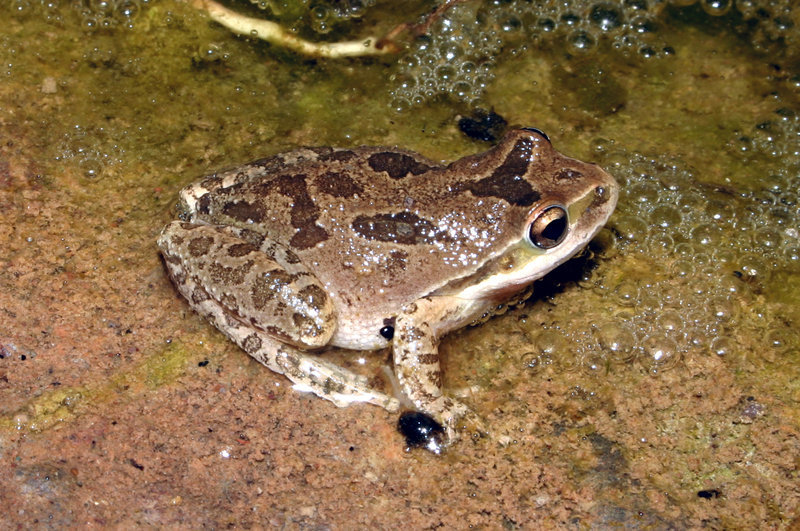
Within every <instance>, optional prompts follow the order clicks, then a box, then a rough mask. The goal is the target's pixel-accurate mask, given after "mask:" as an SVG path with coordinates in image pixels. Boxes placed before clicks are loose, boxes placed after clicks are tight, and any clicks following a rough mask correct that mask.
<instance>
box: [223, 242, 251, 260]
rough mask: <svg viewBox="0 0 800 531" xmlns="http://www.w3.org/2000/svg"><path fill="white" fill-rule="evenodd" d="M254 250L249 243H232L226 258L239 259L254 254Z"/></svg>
mask: <svg viewBox="0 0 800 531" xmlns="http://www.w3.org/2000/svg"><path fill="white" fill-rule="evenodd" d="M255 250H256V249H255V247H253V246H252V245H250V244H249V243H234V244H233V245H230V246H228V256H230V257H231V258H240V257H242V256H245V255H247V254H250V253H252V252H254V251H255Z"/></svg>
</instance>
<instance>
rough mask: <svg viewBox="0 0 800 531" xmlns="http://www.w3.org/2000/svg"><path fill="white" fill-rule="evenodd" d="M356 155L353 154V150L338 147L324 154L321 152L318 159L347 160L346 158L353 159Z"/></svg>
mask: <svg viewBox="0 0 800 531" xmlns="http://www.w3.org/2000/svg"><path fill="white" fill-rule="evenodd" d="M356 156H357V155H356V154H355V152H353V151H350V150H349V149H339V150H336V151H332V152H328V153H325V154H322V153H321V154H320V156H319V160H320V161H322V162H327V161H336V162H347V161H348V160H353V159H354V158H355V157H356Z"/></svg>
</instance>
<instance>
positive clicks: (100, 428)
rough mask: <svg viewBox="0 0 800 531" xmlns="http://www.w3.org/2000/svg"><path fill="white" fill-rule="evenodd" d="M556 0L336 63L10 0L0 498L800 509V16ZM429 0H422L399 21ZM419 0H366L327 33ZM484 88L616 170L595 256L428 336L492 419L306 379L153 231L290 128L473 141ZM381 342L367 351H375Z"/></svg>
mask: <svg viewBox="0 0 800 531" xmlns="http://www.w3.org/2000/svg"><path fill="white" fill-rule="evenodd" d="M684 3H685V2H684ZM543 4H546V6H550V4H549V3H543ZM633 4H634V3H632V2H627V3H625V5H626V6H628V7H627V8H626V9H629V10H630V9H633V8H632V7H631V6H632V5H633ZM231 5H233V6H237V7H238V8H240V9H242V10H246V9H247V6H244V5H243V3H239V4H235V3H232V4H231ZM569 5H570V6H571V9H572V12H573V14H575V16H576V17H577V20H576V21H574V22H573V23H568V19H565V18H558V17H562V16H563V15H564V14H563V13H561V14H559V13H554V12H553V11H552V9H555V8H554V7H552V6H550V7H548V9H551V12H550V14H549V15H547V16H550V17H551V18H553V20H555V21H556V23H555V25H554V27H553V28H552V31H542V30H541V27H542V26H541V25H539V26H537V24H539V22H541V20H542V19H543V18H546V17H545V15H540V16H539V15H537V16H538V17H539V18H535V17H534V16H533V15H532V14H531V13H532V10H533V9H534V8H533V7H531V6H530V5H528V4H527V3H518V4H516V3H513V4H510V6H511V7H509V5H505V4H503V6H504V7H502V9H494V8H492V7H491V6H490V5H485V6H480V5H476V4H466V5H464V6H461V7H459V8H458V9H461V10H462V11H454V12H452V13H451V14H450V15H449V16H445V17H444V18H443V19H442V20H441V21H440V22H439V23H437V24H435V25H434V26H432V28H433V31H434V37H433V39H431V40H428V41H425V40H423V41H414V42H408V43H406V44H407V45H408V48H407V50H408V51H407V52H406V53H401V54H398V55H397V56H383V57H381V58H362V59H346V60H339V61H336V60H314V59H308V58H301V57H299V56H297V55H295V54H293V53H292V52H287V51H285V50H282V49H279V48H277V47H275V46H272V45H268V44H265V43H263V42H259V41H255V40H252V39H245V38H241V37H235V36H233V35H232V34H230V33H229V32H228V31H227V30H225V29H224V28H222V27H220V26H219V25H217V24H214V23H211V22H209V21H208V20H207V19H206V18H205V17H204V16H203V15H202V14H200V13H198V12H197V11H196V10H195V9H194V8H192V7H191V6H190V5H188V4H186V3H181V2H171V1H160V2H156V1H151V2H124V1H120V2H53V3H40V2H34V1H26V0H21V1H15V2H13V3H11V4H10V5H6V6H4V7H0V13H2V14H3V20H8V21H10V22H9V23H7V24H6V25H5V26H4V27H3V29H2V30H0V56H2V58H3V61H2V65H3V69H2V70H1V71H0V72H2V74H3V77H4V83H3V84H2V85H0V132H2V143H1V144H0V205H2V209H0V219H2V223H0V242H1V243H2V248H3V250H4V252H3V256H0V262H1V263H2V267H0V307H2V309H3V318H2V319H0V354H2V359H0V382H2V384H0V411H2V419H0V459H2V461H3V462H4V466H6V467H7V469H8V470H13V471H14V473H13V475H12V477H7V478H5V479H4V480H2V483H3V484H2V486H0V492H3V493H4V495H3V496H5V497H6V501H7V506H13V507H15V508H18V510H17V511H16V512H13V513H7V514H6V515H4V516H3V518H5V519H6V520H7V523H9V524H18V525H24V526H30V525H32V524H36V523H45V522H48V523H49V522H53V523H54V524H55V525H59V526H61V525H73V526H74V525H81V524H83V523H86V522H92V523H95V524H100V525H116V526H125V525H137V524H138V525H142V524H151V525H170V526H175V525H189V526H197V525H203V524H212V525H226V524H238V525H242V526H245V525H250V526H254V525H264V524H268V525H295V526H300V525H314V526H321V527H324V526H330V527H334V528H341V527H349V526H354V525H362V526H366V525H371V526H376V525H377V526H382V527H386V526H389V525H391V524H392V523H396V522H398V521H399V520H402V521H403V522H405V523H407V524H408V525H411V526H413V527H415V528H416V527H433V526H435V525H438V524H443V525H446V526H448V527H451V526H454V527H463V526H465V522H466V523H468V524H473V525H482V526H486V527H498V526H500V525H503V526H505V527H508V528H515V527H531V526H535V525H539V526H544V525H556V526H560V527H579V526H584V525H587V526H609V525H625V526H630V527H656V528H661V527H670V526H671V527H699V526H711V527H728V528H730V527H733V528H739V527H742V528H744V527H747V528H750V527H757V526H758V527H761V526H773V527H791V526H792V525H796V524H797V521H798V520H797V519H798V513H797V507H798V505H800V502H799V500H800V489H798V484H800V482H798V478H797V469H798V465H800V463H799V462H798V458H797V456H798V455H800V448H798V444H799V443H798V440H800V438H799V437H798V432H799V431H800V429H799V428H800V415H798V401H800V388H799V387H798V381H800V378H798V377H797V375H798V374H797V373H798V369H797V367H798V361H799V360H798V354H797V353H798V352H799V351H800V349H798V342H799V341H800V334H798V332H797V330H798V324H799V323H798V321H800V310H798V308H800V305H798V294H799V293H800V292H799V291H798V288H797V287H796V280H797V279H798V276H799V275H800V241H799V240H798V238H800V235H799V234H798V231H800V223H799V220H800V211H798V204H799V203H798V197H797V193H798V192H797V190H798V189H800V187H799V186H798V179H799V178H800V153H798V151H800V142H798V140H800V136H799V135H800V120H799V119H798V118H797V114H796V113H797V112H798V111H800V105H798V96H800V83H798V79H800V72H798V70H797V64H798V63H797V57H796V51H794V50H795V49H796V48H793V47H792V46H791V44H792V43H796V41H797V37H796V33H797V30H794V29H792V27H791V26H788V25H787V24H783V26H786V27H785V28H784V29H781V28H780V27H778V26H780V24H778V23H775V24H773V26H774V27H773V26H770V28H766V26H765V24H766V23H764V22H762V23H761V26H754V27H751V28H750V29H749V30H747V16H746V14H747V12H746V11H745V9H744V8H742V7H740V6H739V4H736V5H735V6H734V8H732V9H731V10H730V11H729V12H728V13H727V14H724V15H722V16H719V14H718V13H713V14H712V15H709V14H707V13H706V12H705V11H704V10H703V9H701V8H700V7H699V6H696V5H695V6H688V7H683V8H678V7H676V6H667V5H666V4H664V3H660V2H650V3H649V4H646V5H645V7H646V9H644V8H642V9H639V11H641V12H642V13H641V14H642V16H645V15H646V17H648V20H649V21H651V22H652V23H653V24H657V27H658V30H657V31H654V32H652V34H650V33H646V34H643V35H640V36H639V37H635V38H633V37H631V38H630V39H629V40H628V41H625V40H624V39H623V37H624V36H625V35H628V33H626V32H635V26H634V25H633V24H629V25H628V26H630V27H628V26H626V25H621V26H613V24H612V25H611V26H606V29H602V28H601V27H600V24H601V23H600V22H598V19H597V17H595V18H592V14H593V13H595V14H596V12H597V11H596V10H595V9H594V8H595V7H597V6H595V5H593V4H589V3H581V2H572V3H570V4H569ZM597 5H600V4H597ZM603 5H604V6H606V7H607V6H609V5H612V6H613V5H616V4H614V3H605V4H603ZM741 5H742V6H744V5H745V4H744V3H742V4H741ZM769 5H770V6H773V7H772V8H773V9H777V7H775V6H776V5H778V4H777V3H772V4H769ZM787 5H788V4H787ZM430 8H431V5H428V4H422V3H420V4H413V5H412V4H409V5H408V6H407V9H408V12H411V11H412V9H418V11H416V12H414V13H415V14H414V16H413V17H411V19H412V21H413V20H416V17H417V16H421V15H422V14H423V13H425V12H427V11H428V10H429V9H430ZM298 12H300V13H302V12H303V10H302V9H301V10H299V11H298ZM408 12H406V13H392V12H389V10H388V8H383V7H380V6H378V7H375V8H370V9H368V10H367V14H366V15H365V16H364V18H363V21H362V22H357V20H356V21H354V22H350V23H346V22H340V23H339V25H338V26H336V25H335V27H334V30H333V31H332V33H329V34H326V36H325V38H328V39H334V38H353V37H355V36H364V35H366V34H370V33H374V34H378V35H379V34H381V33H385V32H386V31H388V29H390V28H392V27H394V26H395V25H396V24H398V23H400V22H403V21H406V18H407V17H408ZM250 13H251V14H257V13H258V10H257V9H256V8H253V10H251V11H250ZM292 13H293V11H286V12H285V13H284V15H283V19H282V20H283V21H284V22H285V23H286V24H290V25H291V24H295V25H297V27H298V28H299V29H300V31H301V33H302V34H304V35H305V36H307V37H309V38H319V35H316V34H315V33H314V32H313V31H311V30H309V29H308V28H305V27H304V26H303V23H302V20H301V21H300V22H297V21H296V20H295V19H293V18H292V17H291V15H292ZM787 13H788V14H785V15H781V17H784V18H780V19H779V20H778V22H780V23H783V22H786V21H791V20H794V21H795V22H796V23H799V24H800V20H799V17H800V15H798V13H797V9H796V8H794V9H790V10H789V11H788V12H787ZM556 15H558V17H557V16H556ZM448 17H449V18H448ZM514 17H516V18H514ZM625 17H627V18H625V20H626V21H628V22H631V21H632V20H633V17H632V15H631V12H629V11H626V12H625ZM792 17H794V19H792ZM476 18H477V19H478V20H479V21H480V24H478V25H476V26H467V27H465V26H464V24H470V23H471V22H470V21H472V20H475V19H476ZM773 18H775V19H778V18H779V17H778V15H775V16H774V17H773ZM448 20H451V23H449V24H448V23H447V21H448ZM509 20H512V21H516V22H513V23H512V22H509ZM559 21H560V22H559ZM459 24H460V25H459ZM776 24H777V26H776ZM507 26H508V28H510V29H508V31H505V29H504V28H506V27H507ZM762 26H763V27H762ZM536 27H539V28H540V29H533V28H536ZM448 28H449V29H448ZM765 28H766V29H765ZM580 31H583V32H584V33H585V34H584V37H581V36H580ZM781 31H782V32H783V33H781ZM476 36H477V37H483V38H484V40H483V41H481V42H483V44H482V45H481V46H468V45H466V44H465V43H467V42H470V40H469V39H472V38H475V37H476ZM770 36H772V37H777V41H776V42H775V43H770V42H768V41H769V37H770ZM579 37H580V38H579ZM576 38H577V40H576ZM583 38H590V40H589V41H585V40H582V39H583ZM591 39H594V40H591ZM637 39H638V40H637ZM586 42H589V44H588V45H585V44H586ZM625 42H628V43H629V44H625ZM441 43H445V44H446V43H450V44H449V45H450V46H451V48H450V49H449V52H452V53H453V54H456V55H454V56H453V57H455V58H456V59H453V61H455V62H453V63H452V64H457V65H458V66H459V68H462V67H463V68H465V69H466V70H467V71H468V72H467V73H463V72H464V71H462V70H459V72H462V73H461V74H458V75H461V76H462V78H459V79H460V81H461V82H462V83H467V81H468V83H467V84H468V85H469V90H467V89H466V88H465V86H464V85H458V80H453V77H452V76H454V75H455V74H454V73H452V72H449V71H447V70H446V69H445V70H442V69H439V70H437V69H436V68H435V67H437V66H438V67H441V66H443V65H442V64H434V65H428V66H432V67H433V68H431V71H432V72H439V74H438V75H440V76H441V77H440V78H439V79H437V78H436V75H437V74H430V75H428V74H426V72H427V71H422V74H424V75H422V74H420V72H421V71H420V70H419V67H420V65H421V66H425V64H424V63H425V61H429V62H433V61H443V59H442V58H443V57H447V53H448V52H447V50H445V51H442V49H440V48H437V50H439V51H437V52H436V53H433V52H432V51H431V50H432V49H433V47H434V45H439V44H441ZM453 43H455V44H456V45H453ZM576 43H578V44H579V45H576ZM580 43H584V44H580ZM615 43H617V44H618V46H616V47H615V46H614V44H615ZM620 43H622V44H620ZM787 43H788V44H787ZM625 46H628V48H625ZM645 46H649V47H651V48H652V50H653V51H654V53H652V54H650V53H648V52H642V49H643V48H644V47H645ZM620 47H622V51H621V50H620ZM625 50H628V51H625ZM458 54H462V55H458ZM463 54H467V55H468V54H473V56H471V57H469V58H468V59H469V61H467V60H466V59H461V58H463V57H464V55H463ZM467 62H471V63H473V65H475V67H476V68H477V67H480V71H479V72H478V73H475V74H473V71H472V70H470V68H472V67H470V66H469V65H468V66H467V67H464V66H463V65H464V63H467ZM444 66H447V65H446V64H445V65H444ZM448 76H450V77H448ZM412 78H413V79H414V81H410V80H411V79H412ZM404 83H405V85H403V84H404ZM425 83H430V84H431V85H430V87H429V88H430V90H429V91H428V92H425V93H423V92H420V93H417V92H414V93H413V94H412V93H411V92H409V91H411V90H412V89H411V88H406V89H404V88H403V87H404V86H406V87H411V86H412V85H413V86H415V87H419V86H423V85H425ZM404 90H405V91H406V92H404ZM414 90H416V89H414ZM415 94H416V95H421V96H424V97H420V98H418V99H419V100H421V101H418V102H417V103H415V104H413V106H412V101H413V100H414V95H415ZM399 99H400V100H402V99H405V101H404V102H400V103H398V100H399ZM473 105H478V106H480V107H482V108H485V109H493V110H494V111H495V112H497V113H499V114H500V115H502V116H503V117H505V118H506V119H507V120H508V121H509V122H510V123H512V124H516V125H526V126H535V127H538V128H540V129H542V130H544V131H546V132H547V133H548V134H549V136H550V137H551V139H552V140H553V142H554V144H555V146H556V148H557V149H559V150H560V151H561V152H563V153H566V154H569V155H571V156H574V157H576V158H580V159H584V160H594V161H596V162H598V163H599V164H601V165H602V166H603V167H605V168H606V169H608V170H609V171H610V172H612V173H613V174H614V175H615V176H616V177H617V178H618V179H619V181H620V183H621V184H622V185H623V190H624V191H623V194H622V196H621V201H620V205H619V208H618V211H617V212H616V213H615V215H614V216H613V217H612V219H611V222H610V223H609V228H608V229H607V230H606V231H604V232H603V233H601V235H600V237H599V238H598V239H597V241H596V242H595V243H594V244H593V245H592V246H590V250H589V251H588V252H587V253H586V254H584V255H583V256H582V257H579V258H578V259H576V260H574V261H572V262H570V264H567V265H566V266H565V267H564V268H562V269H561V270H559V271H557V272H555V274H554V275H551V276H550V277H548V279H547V280H546V281H545V282H542V283H540V285H538V286H537V287H538V290H537V291H536V293H535V294H534V297H533V298H532V299H531V300H529V301H528V302H526V303H525V304H524V305H522V306H521V307H519V308H516V309H514V310H512V311H510V312H508V313H507V314H505V315H503V316H501V317H497V318H495V319H492V320H491V321H489V322H487V323H485V324H483V325H481V326H479V327H474V328H470V329H467V330H464V331H461V332H458V333H455V334H453V335H452V336H451V337H449V338H447V339H446V340H445V342H444V343H443V345H442V351H443V352H444V353H445V356H446V371H447V372H446V373H447V385H448V387H450V388H467V387H470V386H474V387H475V388H476V390H475V391H474V392H473V393H472V395H471V396H470V397H468V398H467V401H469V402H470V404H472V405H473V406H474V407H475V409H476V410H477V411H478V412H479V413H480V414H481V415H483V416H484V417H485V418H486V419H487V423H488V424H489V425H490V426H491V427H492V434H491V437H489V438H486V439H475V440H474V441H464V442H462V443H460V444H459V445H458V446H456V447H454V448H452V449H451V450H450V451H449V452H448V454H447V455H446V456H445V457H436V456H433V455H429V454H427V453H424V452H421V451H415V452H411V453H405V452H403V450H402V440H401V437H400V436H399V434H397V433H396V432H395V430H394V423H395V422H396V418H394V416H393V415H390V414H388V413H385V412H383V411H380V410H378V409H377V408H372V407H370V406H353V407H349V408H346V409H336V408H335V407H333V406H331V405H330V404H328V403H326V402H323V401H321V400H316V399H314V398H313V397H308V396H305V395H301V394H299V393H295V392H293V391H292V390H291V389H290V388H289V386H288V385H287V382H286V381H285V380H284V379H282V377H280V376H277V375H274V374H271V373H269V372H268V371H267V370H266V369H263V368H262V367H260V366H258V365H257V364H256V363H255V362H252V361H251V360H249V359H248V358H247V356H246V355H244V353H242V352H241V351H239V350H237V349H236V348H235V347H234V346H233V345H230V344H228V343H227V342H226V341H225V339H224V338H223V337H222V336H221V335H220V334H218V333H216V332H215V331H214V330H213V329H211V327H210V326H208V325H207V324H206V323H205V322H204V321H202V319H200V318H199V317H198V316H196V315H194V314H193V313H192V312H191V311H190V310H189V308H188V307H187V306H186V305H185V304H184V303H183V301H181V300H180V299H179V298H178V297H177V296H176V294H175V292H174V290H173V288H172V286H171V285H170V284H169V281H168V280H167V279H166V276H165V273H164V271H163V268H162V266H161V263H160V260H159V258H158V255H157V250H156V247H155V237H156V235H157V233H158V231H159V230H160V228H161V226H163V224H164V223H166V222H167V221H168V220H169V219H170V217H171V216H172V213H171V212H170V209H171V206H172V204H174V202H175V200H176V197H177V195H176V194H177V191H178V190H179V189H180V188H181V187H182V186H184V185H185V184H187V183H189V182H191V181H193V180H195V179H196V178H197V177H199V176H201V175H203V174H205V173H208V172H210V171H213V170H215V169H218V168H221V167H224V166H230V165H234V164H237V163H241V162H245V161H248V160H251V159H255V158H259V157H262V156H265V155H268V154H272V153H276V152H279V151H283V150H286V149H291V148H294V147H296V146H298V145H339V146H346V145H358V144H389V145H391V144H398V145H402V146H404V147H408V148H410V149H414V150H417V151H420V152H421V153H423V154H425V155H427V156H428V157H430V158H434V159H442V160H448V161H449V160H453V159H455V158H457V157H459V156H462V155H464V154H468V153H474V152H477V151H482V150H484V149H485V148H486V146H487V144H485V143H480V142H477V141H474V140H470V139H468V138H466V137H465V136H463V135H462V134H461V133H460V132H459V130H458V127H457V125H456V120H457V117H458V116H460V115H464V114H467V113H469V112H470V110H471V106H473ZM396 107H404V108H406V109H405V110H403V111H401V112H397V111H396V110H395V108H396ZM408 107H410V108H408ZM326 355H330V356H331V357H333V358H334V359H338V360H340V361H342V362H344V363H351V364H355V363H354V362H353V361H352V360H353V359H354V357H353V356H352V355H348V353H341V352H331V353H327V354H326ZM383 361H384V359H383V356H381V355H380V354H377V355H374V356H372V357H370V358H369V359H368V360H367V362H366V363H365V364H364V365H363V367H361V369H360V370H362V371H363V372H364V373H365V374H368V375H370V376H374V377H375V378H376V379H379V378H380V376H379V375H380V373H381V369H380V366H381V364H382V363H383ZM432 478H436V480H434V481H432Z"/></svg>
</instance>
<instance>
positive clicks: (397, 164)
mask: <svg viewBox="0 0 800 531" xmlns="http://www.w3.org/2000/svg"><path fill="white" fill-rule="evenodd" d="M180 197H181V205H182V210H183V212H182V214H181V216H180V217H181V219H182V221H173V222H172V223H170V224H169V225H167V226H166V227H165V228H164V230H163V232H162V233H161V236H160V238H159V239H158V245H159V247H160V248H161V251H162V253H163V255H164V258H165V261H166V264H167V268H168V270H169V274H170V276H171V277H172V280H173V282H174V283H175V285H176V286H177V288H178V290H179V291H180V292H181V294H183V296H184V297H186V299H187V301H189V304H190V305H191V306H192V308H194V309H195V310H196V311H197V312H198V313H200V314H201V315H203V316H205V317H206V318H207V319H208V320H209V321H211V322H212V323H213V324H214V326H216V327H217V328H219V329H220V330H221V331H222V332H224V333H225V334H226V335H227V336H228V337H230V338H231V339H232V340H233V341H234V342H235V343H236V344H237V345H239V346H240V347H241V348H242V349H243V350H244V351H245V352H247V353H248V354H250V355H251V356H253V357H254V358H255V359H257V360H258V361H260V362H261V363H263V364H264V365H266V366H267V367H269V368H270V369H272V370H273V371H275V372H278V373H281V374H284V375H286V376H287V377H288V378H289V379H290V380H291V381H292V382H294V384H295V388H297V389H301V390H305V391H311V392H313V393H315V394H316V395H318V396H321V397H323V398H326V399H328V400H330V401H332V402H333V403H335V404H336V405H338V406H344V405H347V404H350V403H352V402H369V403H372V404H377V405H379V406H382V407H384V408H386V409H387V410H390V411H394V410H397V409H398V407H399V402H398V400H397V399H395V398H393V397H390V396H387V395H386V394H384V393H383V392H381V391H379V390H376V389H373V388H372V387H370V386H369V385H368V383H367V381H366V379H365V378H364V377H362V376H358V375H356V374H354V373H352V372H350V371H348V370H345V369H343V368H340V367H338V366H336V365H334V364H332V363H330V362H328V361H326V360H325V359H324V358H323V357H320V356H319V355H317V354H315V353H313V351H314V350H317V349H320V348H322V347H326V346H338V347H344V348H348V349H356V350H377V349H383V348H386V347H391V348H392V350H393V358H394V371H395V375H396V377H397V380H398V381H399V384H400V387H401V388H402V391H403V392H404V394H405V395H406V397H407V398H408V399H409V400H410V401H411V402H412V403H413V404H414V406H415V407H416V408H418V409H419V410H420V411H423V412H425V413H427V414H428V415H430V416H431V417H433V418H434V419H435V420H436V421H438V422H440V423H441V424H442V425H443V426H444V427H445V429H446V431H447V435H448V438H449V440H452V439H453V438H454V437H455V435H456V428H458V427H460V426H461V425H463V424H464V423H467V424H472V425H473V426H479V425H480V423H479V421H478V420H477V418H476V417H475V416H474V415H473V414H472V413H471V412H470V410H469V409H468V408H467V407H466V406H465V405H464V404H463V403H462V402H460V401H458V400H456V399H454V398H452V397H450V396H448V395H447V394H445V393H444V392H443V391H442V371H441V369H440V363H439V354H438V351H437V347H438V344H439V340H440V338H441V337H442V336H443V335H444V334H446V333H448V332H450V331H451V330H454V329H457V328H459V327H463V326H465V325H468V324H471V323H475V322H479V321H481V320H483V319H485V318H486V317H488V316H489V315H491V314H492V313H493V312H495V310H496V309H497V308H498V307H499V306H500V305H502V304H503V303H506V302H508V301H509V300H510V299H512V298H514V297H515V296H518V295H519V294H520V293H521V292H524V291H525V290H526V288H527V287H528V286H529V285H530V284H531V283H532V282H533V281H534V280H536V279H538V278H540V277H542V276H543V275H545V274H546V273H547V272H548V271H550V270H552V269H553V268H554V267H556V266H557V265H559V264H561V263H562V262H564V261H566V260H567V259H569V258H570V257H571V256H572V255H574V254H575V253H576V252H577V251H578V250H580V249H581V248H582V247H583V246H584V245H586V244H587V243H588V242H589V240H591V239H592V237H593V236H594V235H595V234H596V233H597V231H599V230H600V228H601V227H602V226H603V225H604V224H605V223H606V220H607V219H608V217H609V216H610V215H611V212H612V211H613V210H614V206H615V205H616V202H617V184H616V182H615V181H614V179H613V178H612V177H611V176H610V175H608V174H607V173H606V172H604V171H603V170H602V169H600V168H599V167H597V166H595V165H593V164H587V163H585V162H580V161H578V160H575V159H571V158H568V157H565V156H564V155H562V154H560V153H559V152H557V151H556V150H555V149H554V148H553V146H552V145H551V143H550V140H549V139H548V138H547V136H545V135H544V134H543V133H542V132H541V131H539V130H537V129H527V128H526V129H516V130H513V131H510V132H509V133H507V134H506V135H505V137H504V138H503V139H502V141H501V142H500V143H499V144H498V145H497V146H495V147H493V148H491V149H489V150H488V151H486V152H485V153H481V154H478V155H472V156H468V157H464V158H462V159H460V160H457V161H455V162H453V163H451V164H449V165H447V166H443V165H441V164H439V163H437V162H434V161H431V160H428V159H426V158H424V157H422V156H420V155H419V154H417V153H414V152H411V151H407V150H404V149H399V148H388V147H358V148H353V149H336V148H328V147H325V148H305V149H298V150H295V151H291V152H288V153H283V154H280V155H276V156H273V157H269V158H265V159H261V160H257V161H255V162H251V163H250V164H246V165H244V166H240V167H237V168H233V169H230V170H226V171H222V172H219V173H215V174H213V175H211V176H208V177H206V178H204V179H202V180H201V181H200V182H198V183H197V184H193V185H190V186H188V187H187V188H185V189H184V190H182V191H181V194H180Z"/></svg>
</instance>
